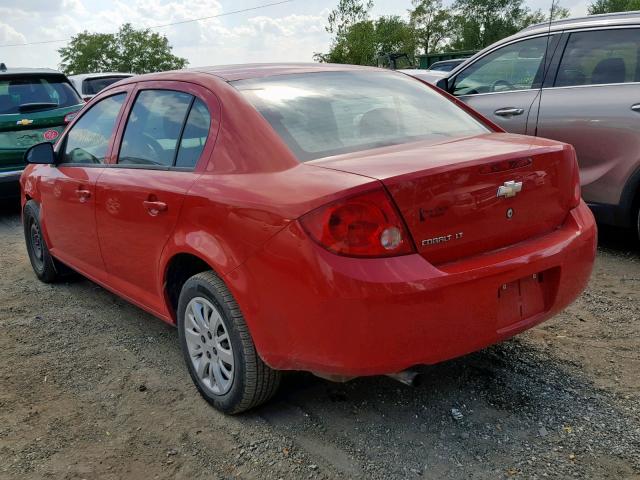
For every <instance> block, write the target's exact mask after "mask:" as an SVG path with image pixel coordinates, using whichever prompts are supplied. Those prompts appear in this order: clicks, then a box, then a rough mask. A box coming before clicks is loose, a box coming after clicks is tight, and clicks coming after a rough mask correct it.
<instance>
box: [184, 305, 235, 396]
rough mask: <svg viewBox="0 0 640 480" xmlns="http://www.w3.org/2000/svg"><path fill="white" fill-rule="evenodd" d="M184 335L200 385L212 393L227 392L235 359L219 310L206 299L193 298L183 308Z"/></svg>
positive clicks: (231, 380)
mask: <svg viewBox="0 0 640 480" xmlns="http://www.w3.org/2000/svg"><path fill="white" fill-rule="evenodd" d="M184 335H185V339H186V343H187V349H188V350H189V358H190V360H191V364H192V366H193V369H194V371H195V372H196V375H197V377H198V379H199V380H200V383H201V384H202V386H203V388H205V389H206V390H208V391H209V392H210V393H212V394H214V395H224V394H226V393H227V392H228V391H229V390H230V389H231V386H232V385H233V378H234V374H235V362H234V358H233V348H232V346H231V341H230V339H229V332H228V330H227V326H226V324H225V322H224V319H223V318H222V315H221V313H220V311H219V310H218V309H217V308H216V307H215V306H214V305H213V304H212V303H211V302H210V301H209V300H207V299H206V298H203V297H195V298H193V299H192V300H191V301H190V302H189V304H188V305H187V308H186V311H185V321H184Z"/></svg>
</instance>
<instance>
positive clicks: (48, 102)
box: [0, 76, 82, 115]
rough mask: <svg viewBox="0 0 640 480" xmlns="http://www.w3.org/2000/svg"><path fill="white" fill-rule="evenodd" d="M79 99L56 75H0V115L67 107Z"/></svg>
mask: <svg viewBox="0 0 640 480" xmlns="http://www.w3.org/2000/svg"><path fill="white" fill-rule="evenodd" d="M80 103H82V100H81V99H80V97H79V96H78V94H77V93H76V91H75V90H74V89H73V87H72V86H71V84H70V83H69V82H68V81H67V80H66V79H65V78H64V77H60V76H55V77H53V76H51V77H47V76H41V77H38V76H21V77H9V78H4V77H3V78H0V115H3V114H14V113H28V112H36V111H42V110H50V109H54V108H64V107H71V106H73V105H78V104H80Z"/></svg>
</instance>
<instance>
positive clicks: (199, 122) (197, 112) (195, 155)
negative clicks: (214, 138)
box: [176, 99, 211, 168]
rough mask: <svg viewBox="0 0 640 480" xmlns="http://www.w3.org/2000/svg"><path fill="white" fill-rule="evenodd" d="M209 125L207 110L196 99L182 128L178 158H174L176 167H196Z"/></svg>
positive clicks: (209, 119) (209, 118)
mask: <svg viewBox="0 0 640 480" xmlns="http://www.w3.org/2000/svg"><path fill="white" fill-rule="evenodd" d="M210 125H211V117H210V115H209V110H207V107H206V106H205V104H204V103H203V102H201V101H200V100H198V99H196V100H195V101H194V102H193V106H192V107H191V111H190V112H189V117H188V118H187V124H186V125H185V127H184V132H183V134H182V140H181V141H180V148H179V149H178V156H177V157H176V167H190V168H193V167H195V166H196V163H198V159H199V158H200V154H201V153H202V150H203V149H204V144H205V143H206V141H207V135H208V134H209V126H210Z"/></svg>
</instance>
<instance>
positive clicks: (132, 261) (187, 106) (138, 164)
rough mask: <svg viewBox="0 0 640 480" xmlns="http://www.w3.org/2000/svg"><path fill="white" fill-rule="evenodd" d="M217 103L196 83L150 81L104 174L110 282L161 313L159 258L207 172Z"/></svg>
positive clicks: (101, 186) (101, 225) (102, 212)
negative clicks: (205, 155)
mask: <svg viewBox="0 0 640 480" xmlns="http://www.w3.org/2000/svg"><path fill="white" fill-rule="evenodd" d="M213 101H215V97H213V96H212V94H210V93H208V91H206V90H204V89H201V88H200V87H197V86H195V85H193V84H188V83H182V82H147V83H145V84H143V86H142V87H140V88H139V89H138V90H137V92H136V97H135V100H134V102H133V104H132V106H131V109H130V112H129V115H128V119H127V122H126V124H125V125H124V127H123V129H122V131H121V132H120V133H119V135H118V137H119V139H118V143H119V152H118V155H117V160H116V163H115V164H114V165H112V166H111V168H109V169H108V170H107V171H106V172H105V173H104V174H103V175H102V176H101V177H100V179H99V180H98V184H97V197H98V208H97V212H96V221H97V226H98V235H99V237H100V247H101V250H102V254H103V257H104V260H105V264H106V268H107V270H108V272H109V274H110V276H111V284H112V285H114V286H115V287H116V288H117V289H119V290H120V291H123V292H127V295H128V296H129V297H130V298H131V299H132V300H134V301H137V302H139V303H141V304H142V305H144V306H146V307H147V308H150V309H152V310H154V311H161V310H162V308H163V307H162V305H163V303H162V302H163V300H162V299H163V295H162V291H161V288H160V284H161V279H160V278H159V275H161V273H160V272H159V261H160V256H161V253H162V250H163V248H164V247H165V245H166V244H167V241H168V239H169V237H170V235H171V233H172V232H173V230H174V228H175V225H176V222H177V220H178V216H179V214H180V209H181V207H182V203H183V201H184V196H185V194H186V192H187V191H188V190H189V188H190V187H191V185H192V184H193V182H194V181H195V179H196V178H197V177H198V176H199V175H200V173H199V170H198V168H197V166H198V161H199V159H200V156H201V153H202V151H203V149H204V146H205V143H206V141H207V138H208V137H209V131H210V127H211V124H212V122H211V114H210V113H209V108H208V106H207V104H209V105H210V104H211V102H213Z"/></svg>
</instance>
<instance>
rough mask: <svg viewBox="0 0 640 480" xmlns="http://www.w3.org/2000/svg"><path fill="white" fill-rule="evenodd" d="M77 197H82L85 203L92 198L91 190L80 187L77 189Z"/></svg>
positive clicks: (81, 200)
mask: <svg viewBox="0 0 640 480" xmlns="http://www.w3.org/2000/svg"><path fill="white" fill-rule="evenodd" d="M76 197H78V198H79V199H80V202H83V203H84V202H86V201H87V200H89V198H91V190H84V189H82V188H79V189H77V190H76Z"/></svg>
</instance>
